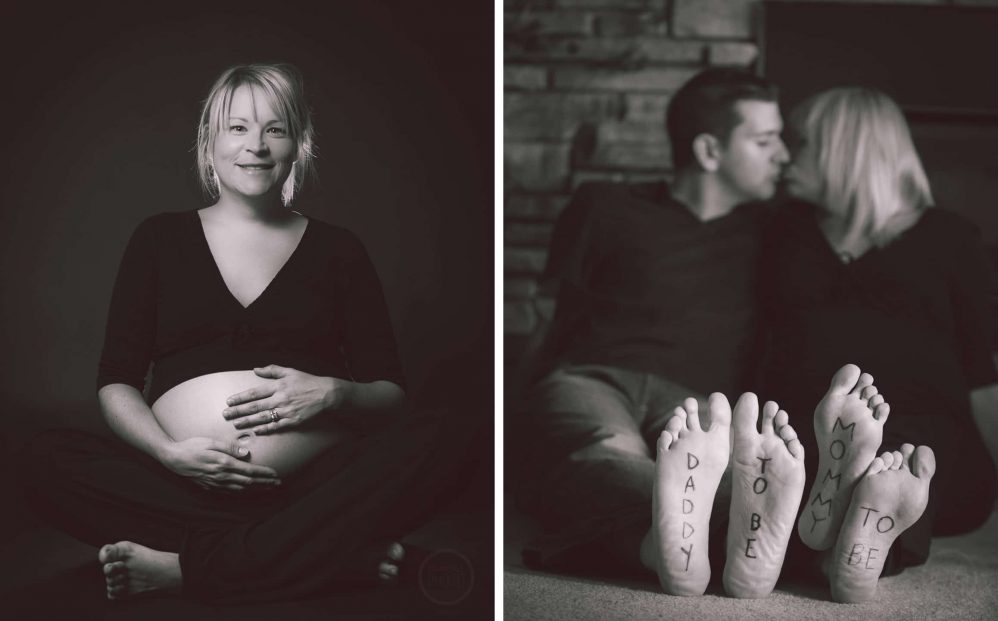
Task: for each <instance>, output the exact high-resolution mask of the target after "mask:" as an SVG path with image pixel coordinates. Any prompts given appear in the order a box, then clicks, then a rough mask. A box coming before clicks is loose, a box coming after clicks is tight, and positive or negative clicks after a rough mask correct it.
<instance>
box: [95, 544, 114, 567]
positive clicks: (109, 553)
mask: <svg viewBox="0 0 998 621" xmlns="http://www.w3.org/2000/svg"><path fill="white" fill-rule="evenodd" d="M118 556H119V554H118V549H117V547H116V546H115V545H113V544H108V545H106V546H104V547H102V548H101V549H100V552H98V553H97V560H99V561H100V562H101V563H110V562H111V561H115V560H117V559H118Z"/></svg>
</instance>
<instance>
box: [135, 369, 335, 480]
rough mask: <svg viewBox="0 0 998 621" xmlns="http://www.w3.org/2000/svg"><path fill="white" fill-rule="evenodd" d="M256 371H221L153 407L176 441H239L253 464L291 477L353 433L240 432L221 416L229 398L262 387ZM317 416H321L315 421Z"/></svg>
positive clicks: (329, 429) (330, 429)
mask: <svg viewBox="0 0 998 621" xmlns="http://www.w3.org/2000/svg"><path fill="white" fill-rule="evenodd" d="M259 381H260V378H259V377H258V376H257V375H255V374H254V373H253V371H223V372H221V373H211V374H209V375H202V376H200V377H196V378H194V379H190V380H187V381H186V382H183V383H182V384H178V385H176V386H174V387H173V388H171V389H170V390H168V391H167V392H165V393H164V394H163V395H162V396H161V397H160V398H159V399H157V400H156V402H155V403H153V405H152V411H153V414H154V415H155V416H156V420H157V421H158V422H159V424H160V426H161V427H163V429H164V430H165V431H166V433H168V434H169V435H170V437H171V438H173V439H174V440H185V439H187V438H192V437H197V436H201V437H208V438H215V439H217V440H222V441H232V440H237V441H238V442H239V444H240V445H241V446H245V447H246V448H248V449H249V451H250V458H249V461H250V462H251V463H256V464H261V465H264V466H270V467H271V468H274V469H275V470H277V472H278V474H279V475H281V476H286V475H288V474H291V473H292V472H294V471H295V470H297V469H298V468H300V467H301V466H303V465H304V464H306V463H307V462H309V461H311V460H312V459H313V458H314V457H316V456H317V455H318V454H319V453H321V452H322V451H324V450H325V449H327V448H328V447H330V446H332V445H333V444H336V443H337V442H338V441H340V440H342V439H343V438H344V437H345V436H346V435H348V434H349V432H347V431H345V430H343V429H342V428H338V427H337V426H335V425H332V424H328V425H313V426H311V427H310V428H308V429H306V430H300V429H295V430H293V431H283V432H280V433H275V434H270V435H262V436H258V435H254V434H253V433H252V432H248V431H240V430H238V429H236V428H235V426H234V425H233V424H232V422H230V421H227V420H225V419H224V418H223V417H222V410H224V409H225V408H226V403H225V400H226V399H227V398H228V397H230V396H232V395H234V394H236V393H238V392H241V391H244V390H246V389H248V388H252V387H253V386H255V385H256V384H258V383H259ZM317 418H318V417H317Z"/></svg>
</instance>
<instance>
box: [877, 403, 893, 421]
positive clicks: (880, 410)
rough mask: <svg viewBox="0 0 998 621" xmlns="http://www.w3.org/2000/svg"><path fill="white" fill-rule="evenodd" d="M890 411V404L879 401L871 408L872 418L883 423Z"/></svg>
mask: <svg viewBox="0 0 998 621" xmlns="http://www.w3.org/2000/svg"><path fill="white" fill-rule="evenodd" d="M890 413H891V406H890V404H888V403H881V404H880V405H878V406H877V407H875V408H874V409H873V418H874V419H876V421H877V422H878V423H883V422H884V421H886V420H887V417H888V416H889V415H890Z"/></svg>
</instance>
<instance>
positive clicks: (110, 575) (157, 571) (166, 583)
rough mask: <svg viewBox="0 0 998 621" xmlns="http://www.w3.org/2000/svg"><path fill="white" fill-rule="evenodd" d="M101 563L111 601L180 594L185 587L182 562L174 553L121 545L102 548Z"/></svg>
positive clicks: (99, 558)
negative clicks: (182, 586) (181, 571)
mask: <svg viewBox="0 0 998 621" xmlns="http://www.w3.org/2000/svg"><path fill="white" fill-rule="evenodd" d="M97 560H98V561H99V562H100V563H101V565H102V566H103V571H104V581H105V583H106V587H107V598H108V599H126V598H130V597H135V596H139V595H148V594H153V593H161V594H168V593H179V592H180V589H181V585H182V584H183V580H182V577H181V573H180V559H179V557H178V555H177V554H175V553H172V552H160V551H159V550H153V549H151V548H147V547H145V546H141V545H139V544H137V543H132V542H131V541H119V542H118V543H114V544H109V545H106V546H104V547H102V548H101V549H100V552H98V553H97Z"/></svg>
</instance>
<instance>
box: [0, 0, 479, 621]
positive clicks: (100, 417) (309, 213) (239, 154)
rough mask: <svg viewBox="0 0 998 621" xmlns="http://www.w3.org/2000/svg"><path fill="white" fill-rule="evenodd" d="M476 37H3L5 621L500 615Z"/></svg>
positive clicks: (379, 33) (100, 9) (325, 19)
mask: <svg viewBox="0 0 998 621" xmlns="http://www.w3.org/2000/svg"><path fill="white" fill-rule="evenodd" d="M492 11H493V7H492V6H491V5H490V3H476V2H462V1H459V0H443V1H438V2H434V3H415V2H404V1H377V2H373V1H372V2H367V1H363V0H355V1H354V0H349V1H342V2H328V3H320V2H264V1H261V0H247V1H245V2H238V3H190V4H187V3H183V2H168V3H161V4H154V5H149V4H146V3H123V2H122V3H97V4H92V5H90V4H70V5H65V6H61V5H52V4H49V5H45V4H42V3H26V2H25V3H17V4H16V5H15V6H11V7H6V8H5V9H4V11H3V13H4V20H3V21H4V24H5V29H4V30H5V35H4V38H3V40H2V41H0V48H2V50H3V55H4V58H5V59H6V63H5V65H6V67H7V72H6V79H5V84H6V85H7V86H6V88H5V89H4V90H5V94H4V96H3V100H4V101H3V105H2V110H3V118H4V119H5V123H6V125H5V127H6V135H7V136H8V148H7V149H5V150H4V153H3V156H2V158H3V159H2V161H3V166H2V173H0V178H2V180H3V183H2V184H0V185H2V188H3V189H2V191H0V196H2V202H0V235H2V236H3V240H2V244H0V247H2V250H0V257H2V266H3V272H2V276H0V282H2V291H3V292H2V294H0V309H2V312H0V316H2V320H0V326H2V327H0V331H2V343H3V349H4V352H5V355H6V362H5V363H4V364H3V365H2V366H3V369H4V371H3V373H0V376H2V379H0V395H2V403H3V404H4V410H5V414H6V415H5V417H4V425H3V427H2V432H0V440H2V443H3V451H2V452H3V455H4V462H3V464H4V470H5V472H7V473H8V476H9V477H11V478H12V483H13V485H12V486H11V494H10V495H9V497H8V498H7V502H5V503H4V506H5V509H4V511H3V521H2V524H3V532H4V536H3V538H2V542H0V550H2V561H0V562H2V565H3V570H2V572H0V575H2V578H0V583H2V585H0V589H2V593H3V595H2V597H0V601H2V603H0V616H3V617H4V618H8V619H125V618H129V619H132V618H134V619H179V618H185V619H191V620H195V619H236V618H238V619H242V620H250V619H273V618H285V619H303V620H307V619H331V618H365V619H367V618H385V619H402V618H405V619H410V618H412V619H417V618H418V619H424V618H425V619H436V618H444V619H477V618H491V617H492V615H493V614H494V607H495V602H494V568H495V559H494V545H495V538H494V528H495V527H494V515H495V511H494V506H493V504H494V484H493V477H494V460H495V457H494V446H495V438H494V425H495V405H494V377H495V376H494V356H495V352H494V346H493V342H494V323H495V322H494V310H495V298H494V296H495V288H494V287H495V283H494V271H493V268H494V261H495V256H494V248H493V246H494V243H493V234H494V224H493V219H494V214H495V212H494V196H495V188H494V182H493V178H494V177H493V176H494V160H495V157H494V121H495V117H494V115H495V112H494V80H493V77H494V76H493V74H494V70H493V63H494V46H493V35H494V26H495V24H494V18H493V12H492Z"/></svg>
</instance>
